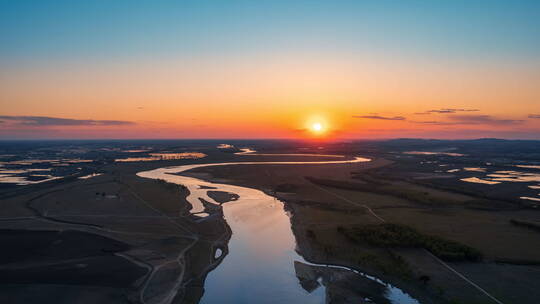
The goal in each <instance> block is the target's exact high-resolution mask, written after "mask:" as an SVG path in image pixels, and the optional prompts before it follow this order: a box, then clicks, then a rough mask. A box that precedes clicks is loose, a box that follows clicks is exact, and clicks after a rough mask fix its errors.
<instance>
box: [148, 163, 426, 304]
mask: <svg viewBox="0 0 540 304" xmlns="http://www.w3.org/2000/svg"><path fill="white" fill-rule="evenodd" d="M365 161H369V159H366V158H360V157H357V158H354V159H351V160H339V161H337V160H336V161H320V162H234V163H214V164H195V165H185V166H177V167H167V168H159V169H155V170H151V171H145V172H140V173H138V174H137V175H139V176H141V177H146V178H154V179H158V178H159V179H164V180H166V181H168V182H172V183H176V184H182V185H184V186H186V187H187V188H188V189H189V191H190V194H189V196H188V197H187V200H188V202H189V203H191V204H192V205H193V209H192V210H191V212H192V213H193V214H195V215H201V216H203V217H202V218H201V220H211V217H204V216H208V214H207V213H206V212H205V209H204V206H203V205H202V204H201V202H200V199H204V200H205V201H208V202H210V203H214V204H217V202H215V201H214V200H213V199H212V198H210V197H209V196H208V191H225V192H230V193H234V194H237V195H238V196H239V198H238V200H236V201H233V202H228V203H225V204H223V205H222V206H223V213H224V217H225V220H226V221H227V223H228V225H229V226H230V227H231V230H232V237H231V240H230V241H229V244H228V247H229V253H228V255H227V256H226V257H225V258H224V260H223V262H222V263H221V264H220V265H219V266H218V267H217V268H216V269H215V270H213V271H212V272H210V273H209V274H208V277H207V279H206V281H205V286H204V288H205V292H204V295H203V298H202V300H201V303H325V301H326V299H325V298H326V283H327V282H328V280H330V279H329V277H328V276H326V277H323V276H322V275H317V274H312V275H311V276H312V277H310V278H309V279H310V280H311V282H312V283H313V284H311V287H310V288H305V287H302V285H301V284H300V279H299V278H300V277H302V278H305V277H306V276H309V275H306V274H305V273H299V271H300V270H302V269H308V271H307V272H309V267H311V266H318V267H322V268H324V269H326V270H330V271H331V270H335V271H341V272H351V273H353V274H354V275H356V276H360V277H361V279H362V280H365V281H367V282H369V283H370V284H374V286H376V287H378V288H375V289H377V290H379V289H380V290H381V291H382V292H381V295H380V297H381V298H382V299H384V302H381V303H400V304H409V303H411V304H413V303H419V302H418V301H416V300H415V299H413V298H412V297H410V296H409V295H407V294H406V293H404V292H402V291H401V290H400V289H399V288H396V287H394V286H392V285H390V284H386V283H384V282H383V281H381V280H379V279H377V278H374V277H371V276H368V275H365V274H363V273H360V272H358V271H355V270H352V269H349V268H346V267H341V266H332V265H316V264H312V263H309V262H307V261H306V260H305V259H304V258H303V257H302V256H301V255H299V254H298V253H297V252H296V250H295V249H296V240H295V237H294V234H293V232H292V230H291V219H290V217H289V214H287V212H286V211H285V210H284V207H283V206H284V205H283V203H282V202H281V201H279V200H277V199H276V198H275V197H272V196H270V195H267V194H265V193H264V192H262V191H260V190H257V189H251V188H247V187H240V186H235V185H228V184H219V183H212V182H207V181H203V180H200V179H197V178H193V177H187V176H181V175H175V174H178V173H181V172H185V171H187V170H191V169H194V168H200V167H207V166H225V165H249V164H257V165H261V164H274V165H275V164H283V165H303V164H309V165H314V164H317V165H323V164H340V163H343V164H344V163H355V162H365ZM209 188H210V189H209ZM221 253H222V251H221V249H218V248H216V256H219V255H221ZM362 300H372V299H370V298H369V296H366V297H365V298H363V299H362Z"/></svg>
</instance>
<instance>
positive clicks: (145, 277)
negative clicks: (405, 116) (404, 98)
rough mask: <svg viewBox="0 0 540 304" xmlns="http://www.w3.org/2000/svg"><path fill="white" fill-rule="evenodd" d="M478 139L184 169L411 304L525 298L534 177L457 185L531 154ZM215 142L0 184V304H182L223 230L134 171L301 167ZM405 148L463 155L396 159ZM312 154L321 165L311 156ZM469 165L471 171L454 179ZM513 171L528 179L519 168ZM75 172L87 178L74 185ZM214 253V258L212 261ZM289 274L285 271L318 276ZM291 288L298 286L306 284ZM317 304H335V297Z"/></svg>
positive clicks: (534, 234)
mask: <svg viewBox="0 0 540 304" xmlns="http://www.w3.org/2000/svg"><path fill="white" fill-rule="evenodd" d="M489 143H490V144H491V145H492V148H491V149H489V148H487V145H486V142H485V141H480V142H439V141H427V142H426V141H412V140H411V141H393V142H383V143H380V142H362V143H341V144H320V143H317V144H315V145H314V144H312V143H295V142H239V143H234V144H235V145H236V146H241V147H242V146H243V147H250V148H254V149H256V150H259V151H261V152H265V153H323V154H334V153H335V154H346V155H359V156H365V157H370V158H372V159H373V160H372V161H371V162H369V163H358V164H345V165H320V166H315V165H302V166H296V165H264V166H263V165H250V166H222V167H208V168H200V169H196V170H193V171H191V172H189V174H190V175H193V176H196V177H197V178H201V179H207V180H217V181H219V182H221V183H230V184H237V185H242V186H247V187H253V188H258V189H261V190H263V191H265V192H267V193H268V194H271V195H274V196H276V197H278V198H279V199H280V200H282V201H283V202H284V203H285V206H286V208H287V210H289V211H290V212H291V215H292V216H291V225H292V228H293V231H294V233H295V236H296V240H297V243H298V250H299V252H300V254H301V255H303V256H304V257H305V258H306V259H307V260H310V261H313V262H317V263H329V264H330V263H331V264H336V265H344V266H349V267H352V268H355V269H358V270H361V271H363V272H366V273H368V274H372V275H375V276H377V277H380V278H382V279H384V280H385V281H387V282H391V283H392V284H393V285H395V286H399V287H400V288H402V289H403V290H405V291H406V292H408V293H409V294H411V295H413V296H414V297H415V298H417V299H419V300H420V301H421V302H422V303H497V302H496V300H494V299H493V298H491V297H494V298H495V299H497V300H498V301H500V302H502V303H505V304H509V303H531V304H532V303H537V299H538V298H540V291H539V290H538V288H537V287H538V286H539V284H540V232H539V230H538V223H540V213H539V211H538V210H537V206H536V204H535V201H534V200H523V199H520V197H521V196H526V197H531V196H534V195H536V194H537V192H539V191H540V190H536V191H535V189H534V186H535V185H537V184H540V182H535V181H534V178H533V179H532V180H533V181H531V182H515V183H511V182H509V183H508V184H505V183H501V184H493V185H487V184H472V183H466V182H463V181H460V179H461V178H468V177H474V176H476V177H478V178H485V176H486V174H489V173H490V172H491V171H493V172H495V171H513V170H516V167H515V166H516V165H525V166H529V167H530V166H535V165H538V164H539V163H538V162H539V161H540V156H539V155H538V154H537V153H538V151H540V149H537V148H538V143H537V142H518V143H515V142H514V143H510V144H508V145H505V144H504V143H501V142H500V141H489ZM122 144H124V145H125V143H122ZM122 144H121V143H109V144H108V145H110V146H113V147H118V146H121V145H122ZM216 144H217V143H215V142H203V143H201V142H190V143H182V144H177V143H175V144H172V143H166V142H165V143H144V144H138V143H129V144H128V145H129V148H130V149H137V148H139V146H145V147H147V146H150V147H151V149H154V150H157V151H163V150H167V151H171V150H174V151H188V150H189V151H197V152H203V153H205V154H207V157H205V158H202V159H195V160H163V161H152V162H126V163H118V162H114V161H113V159H114V158H117V157H118V154H121V153H120V152H118V150H116V151H115V152H110V153H113V155H111V154H110V153H109V152H107V153H105V152H99V153H98V152H95V151H97V150H99V149H96V148H95V147H94V146H91V147H88V145H87V144H85V145H83V146H84V147H86V149H87V150H89V151H90V152H87V153H94V154H91V156H90V155H86V156H87V158H92V160H94V161H93V162H91V163H87V164H78V165H77V166H81V167H82V169H81V170H80V171H81V172H78V171H74V173H73V172H68V173H66V174H69V178H63V179H59V180H54V181H50V182H46V183H40V184H35V185H28V186H6V185H4V186H3V187H2V190H1V192H0V200H1V206H2V209H1V212H0V242H2V243H1V244H2V248H3V249H2V252H0V302H2V303H74V302H77V303H96V302H101V303H139V302H142V303H161V302H163V303H166V302H169V301H168V300H172V303H197V302H198V301H199V299H200V297H201V296H202V294H203V292H204V288H203V287H204V279H205V277H206V275H207V274H208V272H209V271H211V270H212V269H213V268H215V267H219V263H220V262H221V260H222V259H223V258H226V255H227V242H228V240H229V238H230V233H231V231H230V229H229V227H228V226H227V223H226V222H225V221H224V220H223V218H222V217H221V216H219V212H220V210H219V208H217V209H216V208H212V210H208V211H209V212H210V211H211V212H212V213H213V214H214V216H212V217H211V219H210V220H205V221H200V220H199V218H197V217H195V216H192V215H190V214H189V208H190V206H189V204H188V203H187V202H186V200H185V197H186V196H187V194H188V193H187V190H186V189H184V188H183V187H179V186H177V185H172V184H166V183H163V182H160V181H155V180H149V179H143V178H139V177H137V176H136V175H135V174H136V173H137V172H140V171H144V170H150V169H153V168H159V167H165V166H171V165H179V164H188V163H207V162H221V161H241V160H245V158H246V157H249V161H255V160H260V161H274V160H279V161H283V160H306V159H305V158H298V157H287V158H284V157H274V156H255V155H251V156H241V155H234V154H233V153H232V152H234V151H236V150H234V149H230V150H227V149H221V150H218V149H216V148H215V146H216ZM44 145H45V144H44ZM77 145H81V144H80V143H77V144H73V146H77ZM91 145H96V143H91ZM45 146H46V145H45ZM11 147H15V146H14V145H13V144H11ZM516 147H517V148H516ZM12 149H15V148H12ZM21 149H23V148H21ZM23 150H24V149H23ZM92 151H93V152H92ZM99 151H101V150H99ZM409 151H430V152H433V151H435V152H442V153H459V154H463V155H466V156H451V155H447V154H407V153H403V152H409ZM450 151H451V152H450ZM497 151H499V152H498V153H497ZM488 152H489V153H488ZM134 153H141V152H134ZM6 154H9V153H6ZM137 155H138V154H137ZM320 159H325V158H322V157H321V158H318V157H316V158H313V160H320ZM310 160H311V159H310ZM486 163H490V165H486ZM441 165H442V166H441ZM469 167H470V168H473V167H474V168H477V167H480V168H484V170H485V171H484V172H481V171H467V170H465V169H463V168H469ZM68 168H69V167H68ZM457 168H459V169H460V170H459V171H453V172H448V171H449V170H453V169H457ZM518 168H519V167H518ZM65 170H68V169H65ZM519 170H522V171H523V172H526V173H530V174H535V172H540V170H537V169H535V168H533V167H531V168H520V169H519ZM535 170H536V171H535ZM437 171H441V172H437ZM66 172H67V171H66ZM88 173H101V174H102V175H99V176H96V177H92V178H89V179H78V177H79V176H82V175H85V174H88ZM494 174H501V173H494ZM529 176H533V177H534V175H529ZM529 186H533V188H531V187H529ZM212 195H213V196H214V198H215V199H216V200H218V201H219V202H224V203H226V202H227V201H229V200H234V199H235V197H234V196H231V195H227V194H224V193H220V192H215V193H213V194H212ZM217 249H221V250H222V251H223V252H224V254H223V255H221V256H220V257H218V258H215V252H216V250H217ZM294 267H295V269H297V273H302V272H309V271H323V270H309V269H305V267H309V266H306V265H303V264H297V265H294ZM299 284H305V285H306V290H308V289H309V288H310V287H309V284H310V282H306V281H302V280H300V282H299ZM364 287H365V289H369V286H364ZM350 288H360V287H354V286H352V287H350ZM336 290H338V291H339V289H333V292H336ZM338 293H339V292H338ZM343 294H346V293H343ZM490 296H491V297H490ZM331 299H334V300H333V301H331V302H332V303H347V298H346V297H339V296H336V295H334V296H332V297H331Z"/></svg>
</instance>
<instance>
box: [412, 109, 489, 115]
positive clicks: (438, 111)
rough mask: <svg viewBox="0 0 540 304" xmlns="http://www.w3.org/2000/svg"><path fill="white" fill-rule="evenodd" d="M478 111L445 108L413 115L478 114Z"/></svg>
mask: <svg viewBox="0 0 540 304" xmlns="http://www.w3.org/2000/svg"><path fill="white" fill-rule="evenodd" d="M478 111H480V110H478V109H453V108H447V109H436V110H428V111H424V112H417V113H414V114H416V115H429V114H432V113H435V114H454V113H458V112H478Z"/></svg>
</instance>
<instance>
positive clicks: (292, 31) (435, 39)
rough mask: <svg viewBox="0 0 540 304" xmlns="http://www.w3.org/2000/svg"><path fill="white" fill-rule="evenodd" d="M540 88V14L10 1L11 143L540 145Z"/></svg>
mask: <svg viewBox="0 0 540 304" xmlns="http://www.w3.org/2000/svg"><path fill="white" fill-rule="evenodd" d="M539 84H540V2H539V1H496V0H492V1H104V0H97V1H74V0H72V1H60V0H59V1H44V0H43V1H24V0H23V1H8V0H0V139H39V138H325V139H342V138H343V139H363V138H370V139H371V138H397V137H422V138H478V137H501V138H523V139H540V85H539ZM315 123H318V124H320V125H321V126H322V127H323V128H324V132H313V131H314V129H313V126H314V124H315Z"/></svg>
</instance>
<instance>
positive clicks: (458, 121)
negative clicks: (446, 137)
mask: <svg viewBox="0 0 540 304" xmlns="http://www.w3.org/2000/svg"><path fill="white" fill-rule="evenodd" d="M448 119H449V121H436V120H429V121H411V122H413V123H418V124H427V125H439V126H447V125H490V126H506V125H516V124H520V123H522V122H523V121H524V120H521V119H501V118H496V117H493V116H490V115H450V116H448Z"/></svg>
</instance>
